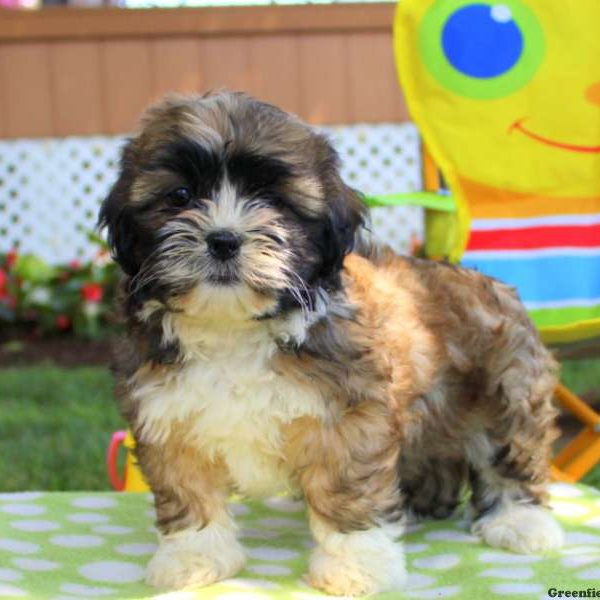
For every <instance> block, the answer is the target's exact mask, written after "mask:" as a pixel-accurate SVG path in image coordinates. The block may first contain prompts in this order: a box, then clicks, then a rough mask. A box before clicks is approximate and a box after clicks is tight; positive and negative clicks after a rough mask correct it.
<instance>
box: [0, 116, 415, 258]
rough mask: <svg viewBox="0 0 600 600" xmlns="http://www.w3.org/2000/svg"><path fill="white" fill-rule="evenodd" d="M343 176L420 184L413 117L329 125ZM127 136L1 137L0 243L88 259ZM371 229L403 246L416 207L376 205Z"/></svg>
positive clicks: (372, 186)
mask: <svg viewBox="0 0 600 600" xmlns="http://www.w3.org/2000/svg"><path fill="white" fill-rule="evenodd" d="M325 130H326V132H327V133H329V135H330V136H331V138H332V140H333V142H334V144H335V145H336V147H337V148H338V150H339V152H340V155H341V157H342V161H343V176H344V179H345V180H346V181H347V182H348V183H349V184H350V185H351V186H352V187H355V188H357V189H360V190H362V191H364V192H365V193H367V194H385V193H394V192H402V191H412V190H416V189H419V188H420V186H421V180H420V166H419V140H418V136H417V132H416V129H415V128H414V126H412V125H410V124H380V125H356V126H346V127H344V126H342V127H331V128H325ZM122 144H123V138H122V137H100V136H94V137H71V138H63V139H38V140H14V141H0V251H6V250H8V249H10V248H13V247H16V248H18V249H19V250H20V251H21V252H24V253H33V254H36V255H38V256H40V257H41V258H44V259H45V260H47V261H49V262H51V263H54V264H56V263H61V262H68V261H70V260H73V259H76V258H77V259H81V260H85V259H88V258H90V257H91V256H92V254H93V252H94V251H95V248H94V246H93V244H91V243H90V242H89V241H88V237H87V236H88V233H89V232H90V231H92V230H93V228H94V226H95V223H96V217H97V213H98V207H99V205H100V202H101V201H102V199H103V198H104V197H105V196H106V193H107V191H108V189H109V187H110V185H111V184H112V182H113V181H114V179H115V177H116V166H117V162H118V155H119V149H120V147H121V145H122ZM372 220H373V226H372V228H373V233H374V235H375V236H376V237H377V238H378V239H381V240H383V241H385V242H387V243H389V244H390V245H392V246H393V247H394V248H395V249H396V250H398V251H401V252H404V251H406V250H407V248H408V244H409V242H410V240H411V239H414V238H415V237H417V238H419V239H420V238H421V237H422V214H421V211H420V209H417V208H412V207H411V208H381V209H376V210H374V211H373V217H372Z"/></svg>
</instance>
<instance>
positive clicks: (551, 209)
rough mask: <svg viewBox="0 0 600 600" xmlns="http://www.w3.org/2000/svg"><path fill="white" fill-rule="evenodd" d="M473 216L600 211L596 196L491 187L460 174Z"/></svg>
mask: <svg viewBox="0 0 600 600" xmlns="http://www.w3.org/2000/svg"><path fill="white" fill-rule="evenodd" d="M459 181H460V185H461V187H462V190H463V193H464V197H465V198H466V200H467V203H468V204H469V209H470V213H471V218H472V219H510V218H513V219H514V218H518V217H523V218H526V217H540V216H544V215H580V214H593V213H600V196H599V197H596V198H548V197H542V196H534V195H531V194H523V193H520V192H509V191H506V190H499V189H497V188H492V187H489V186H487V185H483V184H481V183H477V182H475V181H471V180H469V179H465V178H463V177H460V179H459Z"/></svg>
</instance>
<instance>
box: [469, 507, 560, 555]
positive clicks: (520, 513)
mask: <svg viewBox="0 0 600 600" xmlns="http://www.w3.org/2000/svg"><path fill="white" fill-rule="evenodd" d="M471 530H472V532H473V533H474V534H476V535H479V536H480V537H481V538H482V539H483V540H484V541H485V542H486V543H487V544H489V545H490V546H494V547H496V548H505V549H506V550H512V551H513V552H519V553H522V554H530V553H542V552H550V551H552V550H556V549H558V548H560V547H561V546H562V545H563V544H564V534H563V531H562V529H561V528H560V525H559V524H558V523H557V522H556V520H555V519H554V517H553V516H552V515H551V514H550V513H549V512H548V511H547V510H546V509H544V508H542V507H540V506H532V505H528V504H506V505H504V506H501V507H500V508H499V509H498V510H496V511H494V512H492V513H490V514H489V515H486V516H484V517H482V518H481V519H479V520H477V521H475V523H474V524H473V527H472V528H471Z"/></svg>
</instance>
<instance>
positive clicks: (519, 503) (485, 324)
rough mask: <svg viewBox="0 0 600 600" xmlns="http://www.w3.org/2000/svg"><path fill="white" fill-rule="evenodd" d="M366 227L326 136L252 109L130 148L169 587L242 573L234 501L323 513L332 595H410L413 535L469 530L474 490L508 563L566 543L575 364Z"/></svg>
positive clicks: (158, 126) (134, 418)
mask: <svg viewBox="0 0 600 600" xmlns="http://www.w3.org/2000/svg"><path fill="white" fill-rule="evenodd" d="M364 217H365V209H364V207H363V204H362V203H361V201H360V199H359V197H358V196H357V195H356V193H354V192H353V191H352V190H350V189H349V188H348V187H347V186H345V185H344V183H343V182H342V180H341V178H340V175H339V171H338V159H337V156H336V154H335V152H334V150H333V149H332V148H331V145H330V144H329V142H328V141H327V139H325V137H323V136H322V135H321V134H319V133H317V132H315V131H314V130H312V129H311V128H310V127H308V126H307V125H305V124H304V123H302V122H301V121H300V120H298V119H297V118H295V117H293V116H290V115H288V114H286V113H284V112H283V111H280V110H279V109H277V108H275V107H273V106H270V105H267V104H265V103H262V102H260V101H257V100H255V99H253V98H250V97H248V96H246V95H244V94H235V93H227V92H221V93H217V94H209V95H206V96H203V97H174V98H170V99H167V100H165V101H164V102H162V103H161V104H159V105H157V106H156V107H154V108H152V109H150V110H149V111H148V112H147V114H146V116H145V117H144V119H143V121H142V126H141V129H140V131H139V133H138V134H137V135H136V136H135V137H134V138H133V139H131V140H130V141H129V142H128V143H127V145H126V146H125V148H124V150H123V155H122V161H121V174H120V177H119V180H118V181H117V183H116V184H115V186H114V188H113V190H112V192H111V194H110V196H109V197H108V198H107V200H106V201H105V203H104V205H103V208H102V212H101V223H102V224H103V225H105V226H107V227H108V232H109V240H110V243H111V245H112V247H113V251H114V256H115V258H116V260H117V261H118V262H119V263H120V265H121V266H122V268H123V270H124V273H125V278H124V284H123V296H122V302H121V304H122V308H123V312H124V315H125V320H126V323H127V334H126V336H125V339H124V340H123V343H122V344H121V347H120V350H119V353H118V356H117V360H116V361H115V370H116V379H117V393H118V397H119V399H120V402H121V406H122V410H123V412H124V415H125V416H126V417H127V419H128V421H129V423H130V425H131V428H132V430H133V432H134V435H135V438H136V441H137V458H138V460H139V463H140V466H141V468H142V470H143V472H144V474H145V476H146V478H147V480H148V482H149V483H150V486H151V488H152V490H153V492H154V496H155V502H156V511H157V525H158V528H159V532H160V538H161V541H160V546H159V549H158V551H157V553H156V555H155V556H154V558H153V559H152V561H151V562H150V565H149V569H148V580H149V581H150V582H151V583H153V584H155V585H157V586H159V587H184V586H189V585H205V584H208V583H211V582H214V581H217V580H219V579H222V578H224V577H228V576H231V575H233V574H235V573H236V572H237V571H239V570H240V569H241V568H242V566H243V564H244V553H243V549H242V547H241V546H240V545H239V543H238V542H237V540H236V537H235V525H234V523H233V520H232V517H231V515H230V514H229V512H228V510H227V505H226V499H227V497H228V495H229V493H230V492H231V491H232V490H236V491H238V492H241V493H243V494H248V495H265V494H271V493H274V492H277V491H279V490H282V489H289V490H291V491H293V492H297V493H301V494H302V495H303V496H304V498H305V500H306V503H307V506H308V511H309V518H310V524H311V529H312V532H313V534H314V537H315V539H316V541H317V543H318V545H317V547H316V549H315V550H314V552H313V554H312V557H311V561H310V573H309V580H310V582H311V583H312V584H313V585H315V586H316V587H319V588H321V589H323V590H326V591H328V592H331V593H334V594H344V595H349V594H354V595H359V594H365V593H371V592H375V591H382V590H386V589H394V588H401V587H402V586H403V584H404V580H405V572H404V559H403V555H402V550H401V546H400V545H399V543H397V542H396V537H397V536H398V535H399V534H400V533H401V530H402V525H403V523H404V520H405V517H406V515H408V514H410V513H414V514H417V515H423V516H432V517H436V518H443V517H446V516H448V515H450V514H451V513H452V512H453V511H454V509H455V507H456V505H457V503H458V500H459V496H460V494H461V491H462V489H463V488H464V486H465V485H469V486H470V488H471V491H472V496H471V503H472V506H473V509H474V513H475V516H474V524H473V530H474V532H476V533H478V534H479V535H480V536H481V537H482V538H484V539H485V540H486V541H487V542H488V543H490V544H492V545H496V546H501V547H505V548H509V549H512V550H515V551H523V552H536V551H545V550H550V549H553V548H555V547H557V546H558V545H560V543H561V532H560V529H559V528H558V526H557V525H556V524H555V523H554V521H553V520H552V518H551V517H550V516H549V514H548V513H547V512H545V509H544V508H543V505H544V503H545V501H546V493H545V485H546V482H547V479H548V461H549V453H550V445H551V442H552V441H553V439H554V438H555V429H554V426H553V420H554V416H555V411H554V409H553V407H552V392H553V388H554V386H555V383H556V378H555V371H556V365H555V363H554V361H553V360H552V358H551V356H550V354H549V353H548V352H547V350H546V349H545V348H544V347H543V346H542V344H541V343H540V340H539V338H538V335H537V333H536V331H535V329H534V327H533V326H532V324H531V322H530V321H529V319H528V317H527V315H526V313H525V311H524V309H523V307H522V305H521V303H520V302H519V299H518V297H517V296H516V294H515V293H514V291H513V290H512V289H510V288H508V287H507V286H505V285H503V284H502V283H500V282H498V281H494V280H492V279H489V278H487V277H485V276H483V275H481V274H479V273H476V272H473V271H469V270H466V269H461V268H459V267H454V266H450V265H446V264H439V263H433V262H427V261H423V260H418V259H413V258H405V257H398V256H395V255H393V254H392V253H391V252H389V251H387V250H385V249H384V250H377V249H374V248H369V247H368V246H367V245H366V244H365V243H363V242H362V241H361V239H360V230H361V226H362V224H363V221H364ZM215 240H216V241H215ZM353 248H355V249H356V251H355V252H354V253H352V250H353Z"/></svg>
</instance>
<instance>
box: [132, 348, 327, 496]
mask: <svg viewBox="0 0 600 600" xmlns="http://www.w3.org/2000/svg"><path fill="white" fill-rule="evenodd" d="M252 341H253V342H254V343H241V344H240V343H238V345H237V346H236V345H233V344H231V345H229V344H228V345H226V346H223V347H220V348H218V349H215V350H214V351H212V352H207V353H206V354H205V355H198V356H197V357H196V358H195V359H194V360H193V361H191V362H190V364H188V365H187V366H186V367H184V368H183V369H182V370H181V371H180V372H179V373H178V374H177V375H175V376H173V377H171V378H170V379H169V380H167V381H164V382H162V384H160V385H158V386H157V387H155V389H153V390H147V391H146V393H145V394H143V398H141V399H140V400H141V403H140V417H141V419H142V421H143V423H144V425H143V428H144V434H145V435H146V436H148V437H150V438H155V439H156V440H157V441H159V440H160V439H161V438H163V439H164V438H166V437H168V433H169V430H170V428H171V426H172V425H173V424H174V423H176V422H183V423H185V424H186V429H189V443H192V444H194V445H195V446H196V447H197V448H198V449H199V450H200V451H201V452H202V454H204V455H207V456H208V457H210V458H217V457H220V458H222V459H223V460H224V461H225V463H226V464H227V467H228V469H229V472H230V475H231V478H232V480H233V482H234V483H235V485H236V487H237V488H238V490H239V491H240V492H243V493H246V494H249V495H266V494H271V493H276V492H278V491H281V490H282V489H285V488H286V487H287V486H288V484H289V469H288V466H287V464H286V462H285V458H284V456H283V453H282V447H281V446H282V432H281V429H282V426H283V425H285V424H288V423H291V422H292V421H293V420H295V419H297V418H299V417H303V416H307V415H310V416H315V417H320V418H323V417H324V416H325V410H324V403H323V401H322V399H321V397H320V395H319V394H318V393H317V391H316V390H311V389H307V388H302V387H300V386H298V385H297V384H296V383H295V382H293V381H292V380H291V379H288V378H286V377H285V375H282V374H278V373H275V372H274V370H273V369H272V368H271V358H272V355H273V353H274V351H275V348H274V345H273V342H272V341H271V340H270V339H268V340H265V339H261V338H258V339H257V338H253V339H252ZM140 392H143V389H142V390H140ZM138 393H139V392H138Z"/></svg>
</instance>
